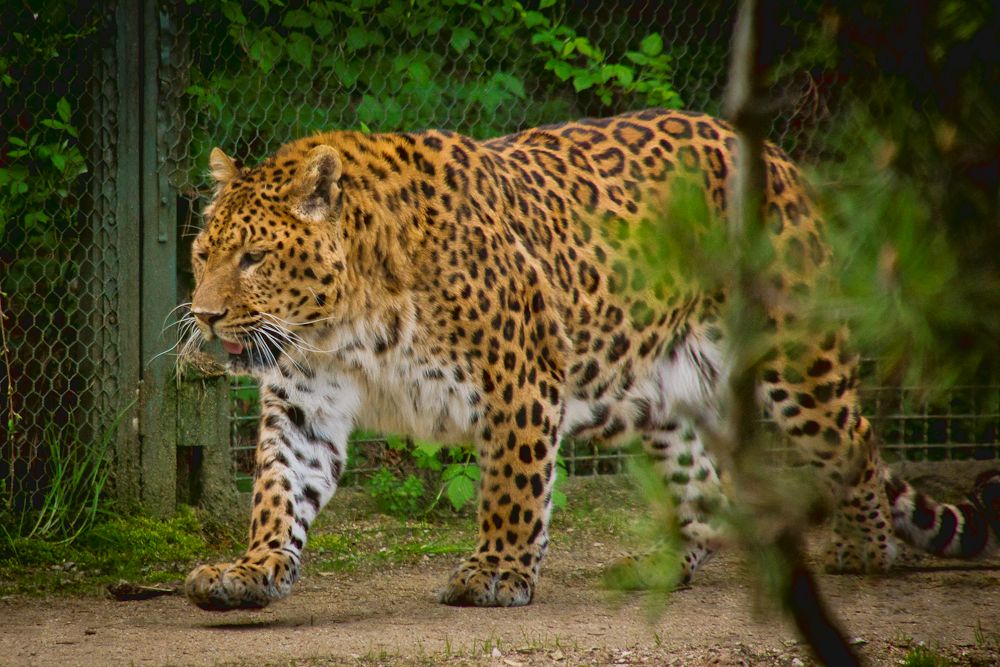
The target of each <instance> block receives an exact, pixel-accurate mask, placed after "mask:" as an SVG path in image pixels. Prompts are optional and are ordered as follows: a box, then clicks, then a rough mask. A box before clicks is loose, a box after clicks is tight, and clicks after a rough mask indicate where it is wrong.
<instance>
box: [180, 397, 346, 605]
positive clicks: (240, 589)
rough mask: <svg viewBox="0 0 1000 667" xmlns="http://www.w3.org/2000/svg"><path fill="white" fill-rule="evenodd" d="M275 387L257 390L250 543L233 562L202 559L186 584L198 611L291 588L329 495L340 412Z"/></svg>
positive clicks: (337, 466)
mask: <svg viewBox="0 0 1000 667" xmlns="http://www.w3.org/2000/svg"><path fill="white" fill-rule="evenodd" d="M303 398H305V399H308V397H307V396H297V397H295V398H294V399H292V400H290V399H289V397H288V393H287V392H286V391H285V390H283V389H281V388H279V387H275V386H270V387H267V386H265V387H262V389H261V421H260V430H259V433H258V441H257V451H256V474H255V480H254V491H253V514H252V520H251V522H250V544H249V547H248V548H247V551H246V553H245V554H244V555H243V556H241V557H240V558H238V559H236V560H235V561H234V562H232V563H217V564H213V565H201V566H199V567H197V568H195V569H194V570H193V571H192V572H191V573H190V574H189V575H188V577H187V580H186V581H185V584H184V589H185V594H186V595H187V598H188V599H189V600H190V601H191V602H192V603H194V604H195V605H197V606H199V607H201V608H202V609H207V610H210V611H227V610H230V609H255V608H259V607H264V606H266V605H267V604H269V603H270V602H273V601H274V600H278V599H281V598H283V597H285V596H286V595H288V594H289V593H290V592H291V589H292V584H293V583H295V581H296V580H297V579H298V577H299V567H300V564H301V555H302V549H303V547H304V546H305V543H306V534H307V532H308V530H309V526H310V525H311V524H312V522H313V520H314V519H315V518H316V515H317V514H318V513H319V510H320V508H322V507H323V505H324V504H326V502H327V501H328V500H329V499H330V498H331V497H333V494H334V492H335V491H336V488H337V482H338V481H339V479H340V475H341V472H342V471H343V467H344V461H345V446H346V442H347V435H348V432H349V430H350V427H349V423H350V422H349V420H348V419H347V418H346V416H345V415H343V414H336V415H331V414H329V410H327V411H326V412H323V411H315V410H312V411H310V410H306V409H304V408H303V407H302V406H301V405H298V404H296V403H295V402H293V400H299V399H303Z"/></svg>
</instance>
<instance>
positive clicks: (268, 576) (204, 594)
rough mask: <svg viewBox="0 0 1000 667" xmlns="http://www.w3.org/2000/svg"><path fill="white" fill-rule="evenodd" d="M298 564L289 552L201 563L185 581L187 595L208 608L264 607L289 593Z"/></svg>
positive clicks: (189, 598)
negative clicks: (290, 556)
mask: <svg viewBox="0 0 1000 667" xmlns="http://www.w3.org/2000/svg"><path fill="white" fill-rule="evenodd" d="M297 578H298V567H297V566H296V565H295V564H294V563H291V562H289V558H288V556H287V555H285V554H269V555H265V556H262V557H259V558H252V557H249V556H244V557H243V558H241V559H240V560H239V561H237V562H236V563H220V564H218V565H201V566H199V567H196V568H195V569H194V570H192V571H191V574H189V575H188V576H187V580H185V582H184V594H185V595H186V596H187V599H188V600H190V601H191V602H192V603H193V604H194V605H196V606H198V607H200V608H202V609H205V610H207V611H229V610H231V609H260V608H262V607H266V606H267V605H268V604H270V603H271V602H273V601H275V600H279V599H281V598H283V597H285V596H286V595H288V594H289V593H290V592H291V590H292V584H293V583H294V582H295V580H296V579H297Z"/></svg>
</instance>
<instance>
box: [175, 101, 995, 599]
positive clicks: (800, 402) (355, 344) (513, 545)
mask: <svg viewBox="0 0 1000 667" xmlns="http://www.w3.org/2000/svg"><path fill="white" fill-rule="evenodd" d="M736 151H737V147H736V139H735V136H734V134H733V132H732V130H731V129H730V128H729V127H728V126H727V125H726V124H725V123H724V122H722V121H719V120H716V119H713V118H711V117H709V116H705V115H701V114H694V113H684V112H677V111H663V110H649V111H642V112H637V113H631V114H625V115H621V116H617V117H614V118H606V119H599V120H582V121H579V122H573V123H566V124H563V125H555V126H550V127H543V128H537V129H532V130H527V131H524V132H521V133H518V134H513V135H510V136H505V137H500V138H497V139H492V140H488V141H482V142H480V141H474V140H472V139H470V138H468V137H465V136H461V135H458V134H454V133H451V132H445V131H428V132H423V133H400V134H376V135H366V134H361V133H356V132H331V133H327V134H320V135H316V136H313V137H309V138H305V139H301V140H298V141H294V142H291V143H289V144H287V145H285V146H284V147H282V148H281V149H280V150H279V151H278V152H277V153H276V154H275V155H274V156H272V157H271V158H269V159H267V160H266V161H265V162H264V163H263V164H261V165H259V166H257V167H253V168H249V169H241V168H238V167H237V166H236V165H235V164H234V163H233V161H232V160H231V159H229V158H228V157H227V156H226V155H225V154H224V153H222V152H221V151H220V150H219V149H216V150H215V151H213V153H212V156H211V166H212V171H213V175H214V177H215V179H216V182H217V192H216V194H215V197H214V199H213V202H212V204H211V205H210V206H209V207H208V209H207V210H206V212H205V219H206V225H205V229H204V231H202V232H201V233H200V234H199V235H198V238H197V239H196V240H195V243H194V248H193V265H194V270H195V277H196V280H197V288H196V290H195V293H194V295H193V304H192V314H193V316H194V317H195V318H196V320H197V324H198V327H199V332H200V335H201V336H203V337H204V338H206V339H211V338H213V337H219V338H220V339H221V340H222V341H223V345H224V347H225V348H226V350H227V351H228V352H229V353H230V359H231V366H232V368H233V370H234V371H239V372H250V373H253V374H254V375H255V376H256V377H257V378H258V379H259V380H260V383H261V388H262V389H261V403H262V416H261V424H260V435H259V442H258V446H257V453H256V480H255V485H254V501H253V516H252V521H251V526H250V544H249V547H248V550H247V552H246V554H245V555H244V556H242V557H241V558H239V559H237V560H236V561H235V562H233V563H223V564H217V565H203V566H201V567H199V568H198V569H196V570H194V571H193V572H192V573H191V575H190V576H189V577H188V580H187V584H186V588H187V595H188V597H189V598H190V599H191V600H192V601H193V602H195V603H196V604H198V605H199V606H202V607H204V608H206V609H228V608H235V607H257V606H262V605H264V604H267V603H268V602H269V601H271V600H274V599H277V598H280V597H282V596H284V595H286V594H288V592H289V591H290V588H291V585H292V583H293V582H294V581H295V579H296V578H297V577H298V574H299V569H300V562H301V554H302V550H303V548H304V546H305V543H306V538H307V533H308V530H309V526H310V524H311V523H312V522H313V520H314V519H315V517H316V514H317V513H318V512H319V510H320V509H321V508H322V507H323V506H324V505H325V504H326V502H327V501H328V500H329V499H330V498H331V496H332V495H333V493H334V491H335V490H336V487H337V483H338V480H339V478H340V475H341V473H342V472H343V467H344V462H345V456H346V454H345V447H346V441H347V438H348V435H349V434H350V433H351V431H352V430H354V429H355V428H359V427H364V428H366V429H370V430H376V431H383V432H391V433H406V434H411V435H413V436H415V437H418V438H423V439H429V440H436V441H441V442H446V443H465V442H472V443H474V444H475V447H476V449H477V451H478V456H479V464H480V468H481V472H482V475H481V483H480V498H479V501H478V502H479V505H478V514H477V517H478V518H477V523H478V539H477V545H476V548H475V549H474V551H473V553H472V554H471V555H470V556H469V557H468V558H467V559H466V560H465V561H464V562H463V563H462V564H461V565H460V566H459V567H458V568H457V570H456V571H455V573H454V574H453V575H452V576H451V577H450V578H449V580H448V581H447V582H446V584H445V587H444V589H443V591H442V593H441V599H442V601H444V602H446V603H450V604H472V605H480V606H489V605H504V606H509V605H522V604H526V603H528V602H530V600H531V599H532V596H533V594H534V590H535V585H536V583H537V580H538V574H539V564H540V562H541V560H542V557H543V555H544V554H545V551H546V549H547V547H548V543H549V537H548V522H549V515H550V512H551V506H552V485H553V480H554V475H555V456H556V449H557V445H558V443H559V442H560V440H561V439H562V438H564V437H567V436H572V437H576V438H590V439H594V440H596V441H599V442H603V443H605V444H608V445H612V446H613V445H620V444H623V443H626V442H630V441H634V440H636V439H638V440H640V441H641V442H642V444H643V447H644V449H645V451H646V452H647V453H648V455H649V456H650V458H651V459H652V461H653V462H654V465H655V466H656V468H657V470H658V471H659V472H660V474H661V475H662V476H663V478H664V479H665V480H666V482H667V483H668V484H669V485H670V488H671V490H672V493H673V494H674V496H675V498H676V500H677V513H678V519H679V525H680V529H681V534H682V537H683V540H684V544H685V550H684V554H683V560H684V562H683V568H684V573H685V575H686V576H688V577H690V575H691V574H693V573H694V571H695V570H696V569H697V567H698V566H699V565H700V564H701V563H702V562H704V560H705V559H706V558H708V557H709V556H710V555H711V553H712V552H713V551H714V550H715V549H716V548H717V546H718V544H719V540H720V539H721V537H720V535H719V534H718V532H717V530H716V529H715V528H714V527H713V525H712V523H711V521H710V518H711V512H712V510H713V509H714V508H717V507H718V506H719V504H720V503H722V502H725V501H724V499H723V497H722V495H721V493H720V490H719V476H718V473H717V471H716V466H715V464H714V462H713V459H712V458H711V456H710V455H709V454H708V453H707V452H706V450H705V448H704V447H703V444H702V442H701V437H700V433H701V432H702V431H703V430H704V427H705V426H709V425H711V423H712V422H714V421H715V420H717V418H718V407H719V395H720V388H721V387H722V386H724V384H725V379H726V377H727V373H728V367H727V353H726V340H727V334H726V331H725V327H724V326H723V318H722V315H723V313H724V309H725V308H726V307H727V289H726V285H725V284H724V281H723V282H718V283H717V282H713V280H715V277H719V276H725V271H721V270H715V268H713V267H712V266H708V267H702V268H703V269H705V270H703V271H701V273H705V274H706V275H707V276H708V278H705V277H703V276H696V275H691V274H689V273H685V271H684V270H682V267H684V266H685V260H687V263H688V264H690V263H691V259H692V257H691V256H690V255H691V253H694V259H695V260H697V249H698V246H697V243H694V244H692V239H693V240H694V241H697V240H698V239H702V238H711V236H712V234H713V233H717V232H718V230H720V229H722V230H724V224H725V223H724V221H725V219H726V216H727V213H728V194H727V193H728V190H727V188H728V186H729V181H730V180H731V179H730V178H729V177H730V175H731V173H732V171H733V165H734V156H735V154H736ZM766 173H767V188H766V189H767V192H766V202H765V211H766V222H767V225H768V229H769V232H770V239H771V241H772V247H773V248H774V258H773V261H772V262H771V264H770V265H769V267H768V268H766V269H765V270H766V271H767V272H768V275H767V277H766V281H765V284H766V285H767V286H768V289H770V290H772V291H773V294H771V298H770V299H769V301H770V302H771V303H773V304H774V305H773V307H772V308H771V309H770V311H769V320H768V322H767V328H768V330H769V331H771V332H772V333H773V344H772V346H771V352H770V353H769V354H768V356H767V358H766V361H765V363H764V368H763V371H762V373H761V383H760V396H761V398H762V401H763V403H764V404H765V407H766V408H767V409H768V410H769V411H770V413H771V414H772V415H773V417H774V419H775V421H776V422H777V424H778V425H779V426H780V428H781V430H783V431H784V433H785V434H786V435H787V436H788V437H789V438H790V439H791V440H792V441H794V443H795V444H796V446H797V451H798V453H799V456H800V457H801V459H802V460H803V461H804V462H807V463H809V464H811V465H812V466H813V467H815V469H816V471H817V478H818V479H819V481H820V486H821V487H822V490H823V493H825V494H826V496H827V497H828V498H829V499H830V500H831V501H833V502H836V503H839V505H840V508H841V509H840V512H839V513H838V518H837V519H836V521H835V522H834V523H835V533H836V538H835V539H834V541H833V543H832V545H831V548H830V550H829V553H828V563H829V565H830V566H831V567H832V568H834V569H837V570H842V571H867V570H882V569H885V568H887V567H888V566H889V565H890V563H891V562H892V559H893V557H894V554H895V546H894V534H895V535H900V536H902V537H904V538H906V539H908V540H909V541H911V542H914V543H916V544H918V545H921V546H925V547H927V548H929V549H931V550H934V551H937V552H939V553H945V554H972V553H978V552H980V551H983V550H984V549H985V548H986V547H987V545H988V543H989V542H990V541H991V540H992V541H995V540H996V536H995V535H996V528H997V524H996V517H997V516H998V514H1000V511H998V509H997V508H996V507H993V509H992V512H993V514H992V517H994V518H993V519H992V520H993V522H994V523H993V524H992V534H993V536H992V537H991V536H990V535H991V529H989V528H988V526H987V523H988V517H989V516H990V515H989V512H988V511H986V510H985V509H984V507H983V506H982V502H985V501H982V502H980V504H979V505H975V504H970V505H969V506H967V507H966V506H963V507H956V506H950V505H941V504H937V503H935V502H934V501H932V500H930V499H929V498H926V497H925V496H922V495H920V494H917V493H916V491H914V490H913V489H912V487H910V486H909V485H908V484H906V483H905V482H902V481H900V480H897V479H895V478H892V477H891V476H890V475H889V473H888V471H887V468H886V467H885V466H884V464H883V463H882V462H881V460H880V459H879V456H878V452H877V450H876V448H875V446H874V444H873V440H872V437H871V429H870V426H869V423H868V421H867V420H866V419H865V418H864V417H863V416H862V415H861V414H860V413H859V409H858V402H857V392H856V387H857V363H856V359H855V357H854V355H853V354H851V353H850V352H848V351H847V350H846V349H845V339H844V333H843V332H842V331H831V332H827V333H823V334H821V335H819V334H816V333H815V332H806V333H804V329H803V326H802V325H801V323H800V321H799V320H797V318H796V312H795V311H796V304H798V303H800V302H801V297H802V295H803V294H806V293H808V292H809V290H810V286H811V285H812V283H814V282H815V280H816V276H817V274H818V272H820V271H822V270H823V268H824V266H825V265H826V263H827V260H828V251H827V247H826V246H825V245H824V243H823V241H822V238H821V223H820V220H819V218H818V215H817V211H816V206H815V205H814V203H813V201H812V200H811V199H810V197H809V194H808V192H807V189H806V188H805V187H804V185H803V183H802V178H801V176H800V174H799V171H798V170H797V169H796V167H795V166H794V165H793V164H792V163H791V162H789V160H788V159H787V157H786V156H785V155H784V154H783V153H782V152H781V151H780V150H778V149H777V148H775V147H774V146H771V145H768V147H767V149H766ZM699 211H700V212H701V214H699V213H698V212H699ZM685 225H686V227H683V226H685ZM677 230H680V232H678V231H677ZM684 239H687V241H685V240H684ZM685 243H686V244H687V245H685ZM675 246H676V247H675ZM677 247H679V248H681V249H682V251H681V252H678V251H677ZM672 248H673V252H671V249H672ZM683 255H687V257H685V256H683ZM716 268H718V267H716ZM998 487H1000V479H998V478H995V477H990V478H989V479H987V480H985V481H984V482H983V483H982V484H981V489H982V491H981V492H980V498H981V499H988V498H990V497H995V496H996V495H997V488H998ZM887 489H888V491H887ZM991 493H992V494H993V495H992V496H990V494H991ZM977 527H978V528H982V530H980V531H979V532H978V533H977V532H976V531H975V530H974V529H976V528H977Z"/></svg>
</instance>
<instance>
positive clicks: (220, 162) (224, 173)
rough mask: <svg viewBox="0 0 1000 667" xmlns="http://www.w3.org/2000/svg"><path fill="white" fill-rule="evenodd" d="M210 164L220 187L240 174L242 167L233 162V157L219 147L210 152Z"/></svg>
mask: <svg viewBox="0 0 1000 667" xmlns="http://www.w3.org/2000/svg"><path fill="white" fill-rule="evenodd" d="M208 166H209V167H210V169H211V173H212V178H213V179H214V180H215V184H216V185H217V186H218V187H220V188H221V187H222V186H223V185H225V184H226V183H228V182H229V181H231V180H233V179H234V178H236V177H237V176H239V175H240V168H239V167H237V166H236V163H235V162H233V158H231V157H229V156H228V155H226V154H225V153H224V152H223V151H222V149H221V148H218V147H216V148H213V149H212V152H211V153H210V154H209V156H208Z"/></svg>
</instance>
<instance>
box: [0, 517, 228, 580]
mask: <svg viewBox="0 0 1000 667" xmlns="http://www.w3.org/2000/svg"><path fill="white" fill-rule="evenodd" d="M217 544H218V540H213V541H212V543H211V545H217ZM227 544H228V542H227ZM211 545H210V542H209V540H207V539H206V535H205V529H204V527H203V526H202V523H201V521H200V520H199V518H198V516H197V514H196V513H195V511H194V510H192V509H191V508H190V507H184V506H182V507H180V508H178V512H177V515H176V516H175V517H173V518H171V519H167V520H157V519H150V518H148V517H140V516H113V517H112V516H109V515H108V514H104V515H103V516H102V518H101V519H99V521H98V522H97V523H96V524H94V525H93V526H91V527H89V528H87V529H86V530H84V531H82V532H81V533H80V534H79V536H78V537H77V539H76V540H75V541H73V542H72V543H68V542H66V541H65V540H63V541H50V540H46V539H39V538H37V537H32V538H27V537H15V538H13V539H7V540H0V570H2V571H4V572H5V573H7V574H9V575H10V576H9V577H5V578H4V579H3V581H0V593H5V592H7V591H9V590H15V591H36V592H43V593H49V594H50V593H53V592H57V591H58V592H61V593H63V594H65V592H66V591H67V590H73V589H80V590H92V587H93V585H94V584H97V583H101V584H103V583H110V582H114V581H118V580H120V579H127V580H129V581H145V582H155V581H176V580H177V579H178V578H180V577H183V575H184V573H185V572H186V571H187V570H188V569H189V568H190V565H191V564H192V563H193V562H194V561H195V560H196V559H198V558H204V557H205V555H206V553H210V550H211V549H212V546H211Z"/></svg>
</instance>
